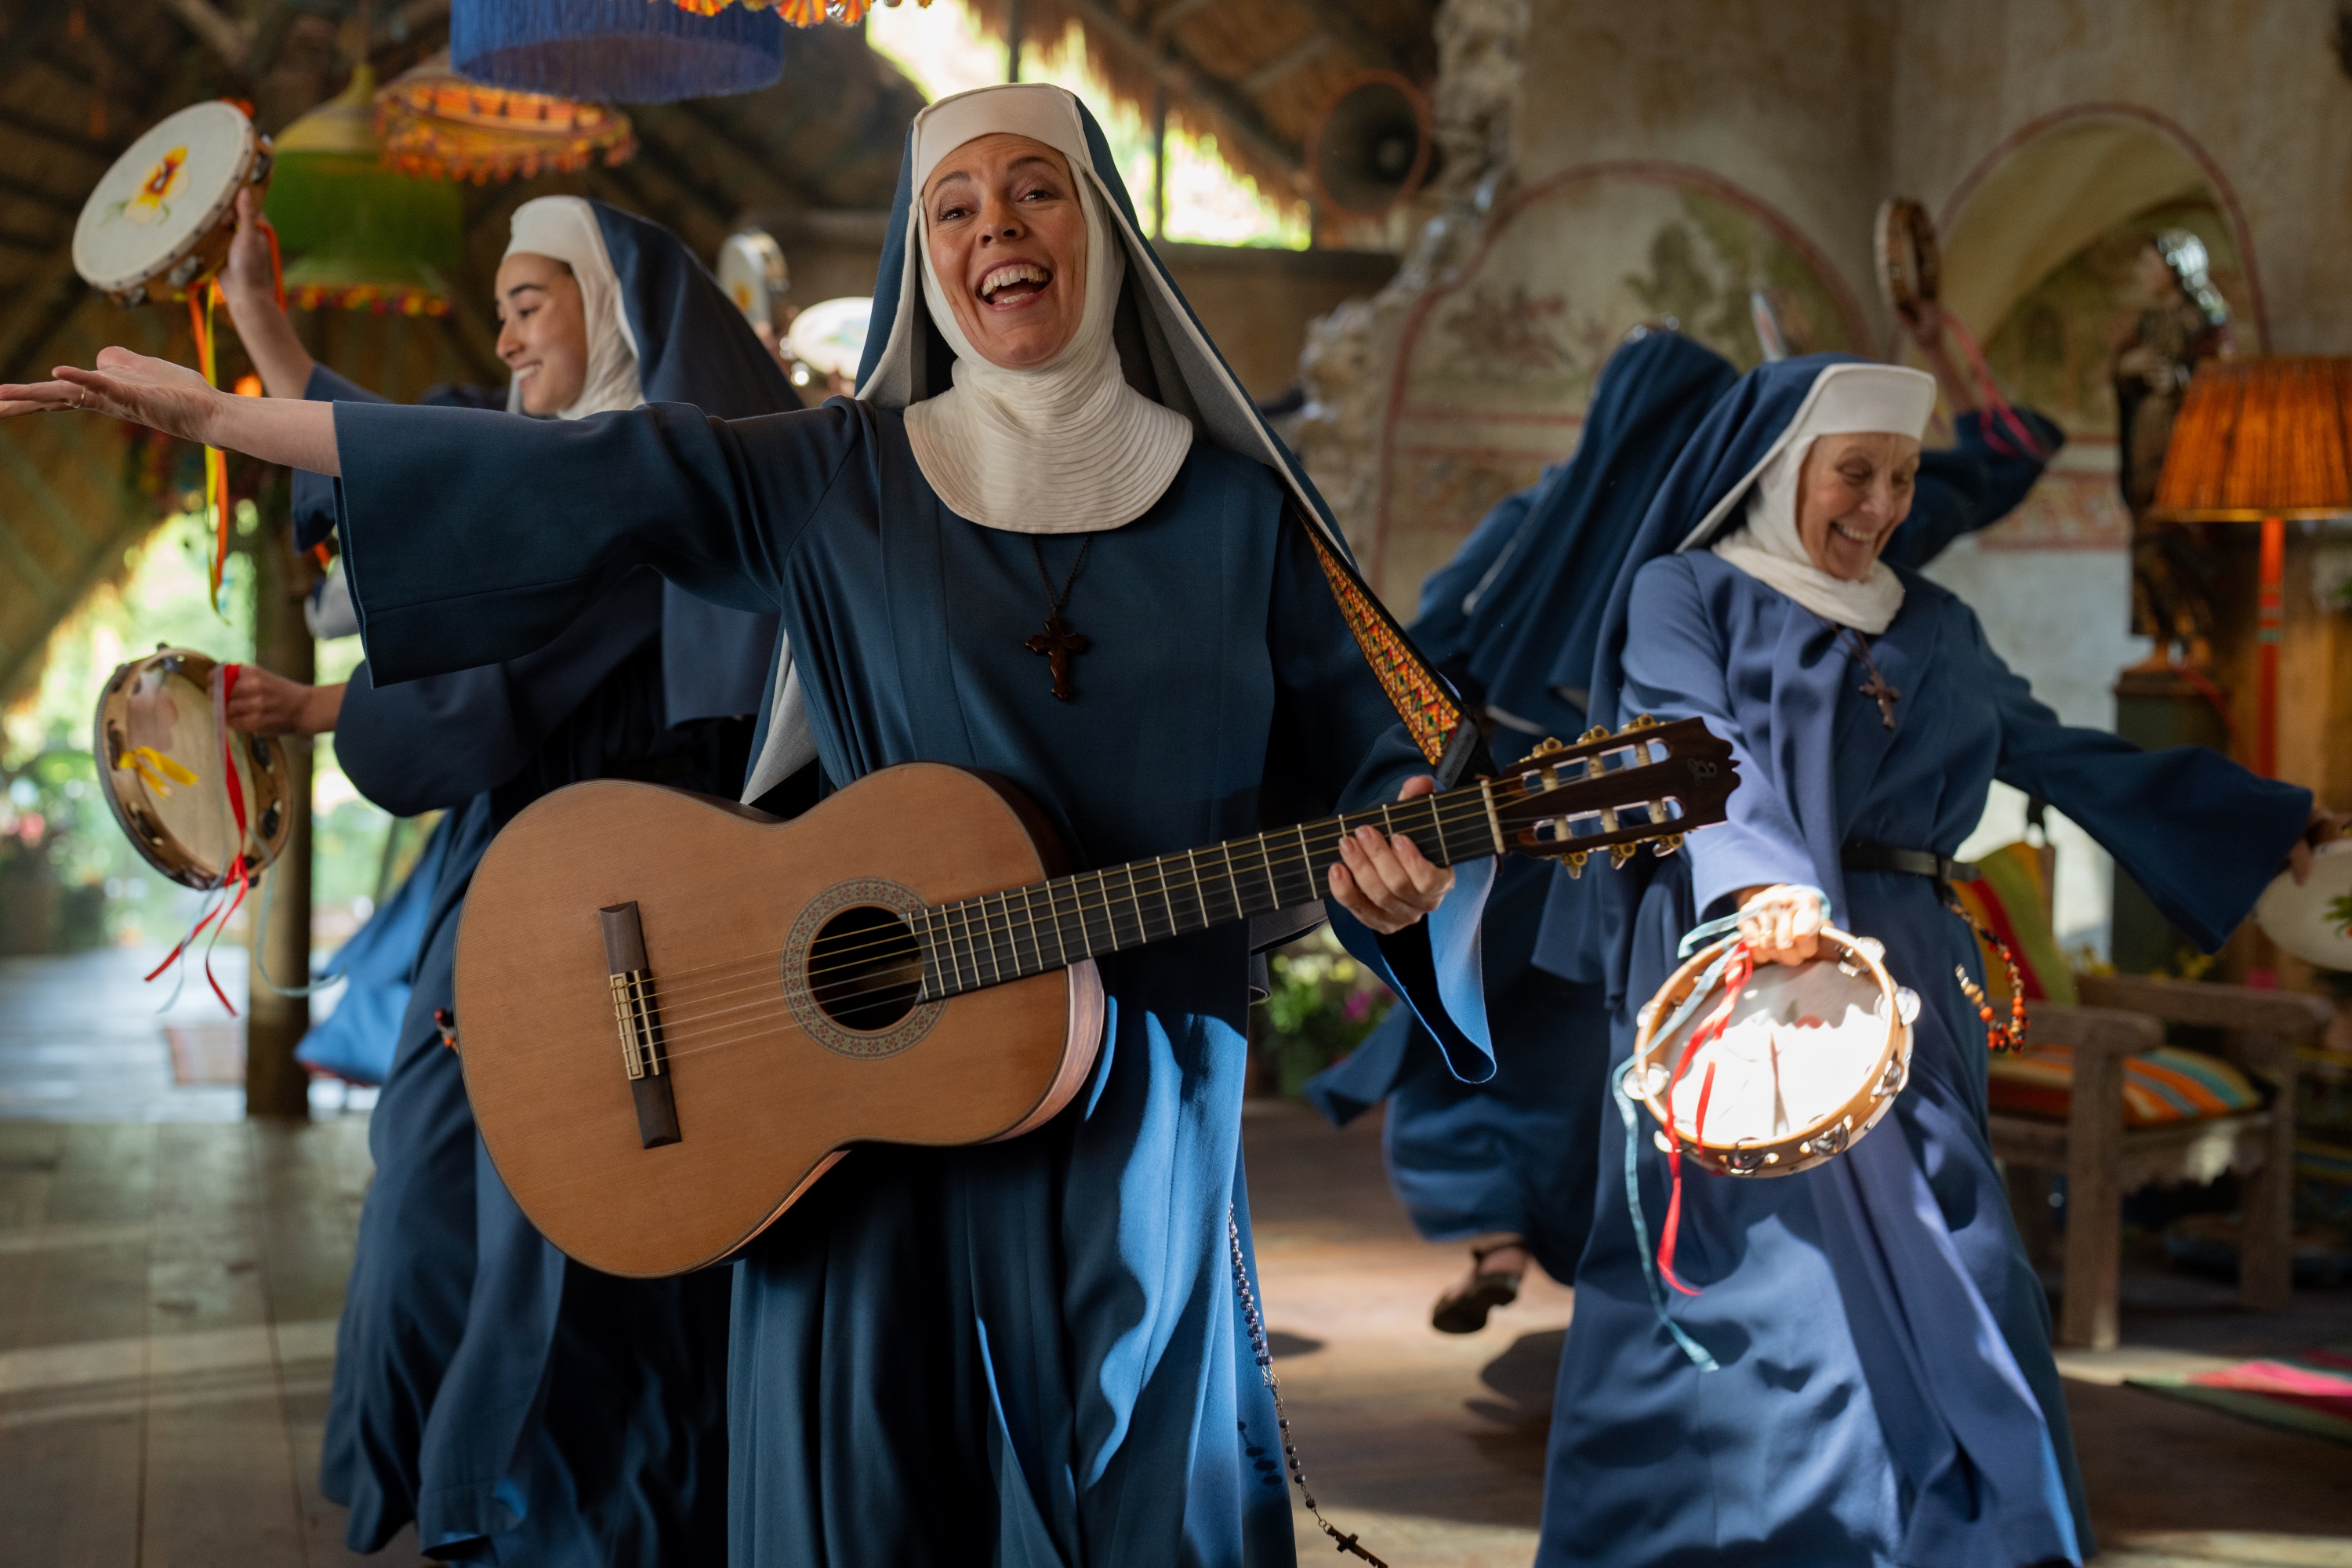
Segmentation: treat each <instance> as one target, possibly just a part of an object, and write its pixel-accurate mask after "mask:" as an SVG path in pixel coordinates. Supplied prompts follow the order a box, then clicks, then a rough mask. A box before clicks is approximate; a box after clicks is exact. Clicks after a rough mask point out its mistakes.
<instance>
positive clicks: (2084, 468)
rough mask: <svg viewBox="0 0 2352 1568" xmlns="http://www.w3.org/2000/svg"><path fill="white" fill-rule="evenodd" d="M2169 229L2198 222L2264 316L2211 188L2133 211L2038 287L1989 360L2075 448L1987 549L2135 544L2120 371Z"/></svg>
mask: <svg viewBox="0 0 2352 1568" xmlns="http://www.w3.org/2000/svg"><path fill="white" fill-rule="evenodd" d="M2165 229H2187V230H2188V231H2189V232H2190V233H2192V234H2194V235H2196V236H2197V237H2198V238H2199V239H2200V240H2202V241H2203V242H2204V245H2205V251H2206V255H2207V256H2208V257H2210V258H2211V276H2212V279H2213V283H2214V285H2215V287H2217V288H2218V289H2220V290H2221V297H2222V298H2223V299H2224V300H2227V301H2228V302H2229V304H2230V310H2231V316H2232V317H2233V318H2234V319H2236V320H2238V321H2246V320H2250V319H2252V308H2253V301H2252V297H2251V296H2252V290H2251V289H2249V288H2248V286H2247V280H2246V274H2245V268H2244V267H2243V265H2242V262H2241V259H2240V258H2239V255H2238V249H2237V246H2236V243H2235V241H2234V240H2233V238H2232V237H2231V232H2230V225H2229V222H2228V220H2227V218H2225V217H2224V216H2223V215H2222V213H2221V209H2220V207H2218V206H2217V205H2214V203H2213V202H2212V201H2211V200H2210V198H2209V197H2206V196H2202V195H2200V196H2197V197H2193V198H2190V199H2186V200H2181V201H2174V202H2168V203H2165V204H2163V205H2159V206H2154V207H2150V208H2148V209H2147V210H2146V211H2144V212H2140V213H2137V214H2135V215H2133V216H2131V217H2130V218H2128V219H2126V220H2125V221H2124V222H2122V223H2120V224H2117V225H2116V226H2114V227H2113V228H2111V229H2109V230H2107V232H2106V233H2105V234H2103V235H2101V236H2100V237H2098V238H2096V239H2095V240H2093V241H2092V242H2091V243H2090V244H2088V245H2086V246H2084V247H2083V248H2082V249H2080V250H2078V251H2076V252H2075V253H2074V255H2073V256H2071V257H2069V258H2067V259H2066V260H2065V261H2063V263H2061V264H2060V265H2059V266H2058V267H2057V268H2055V269H2054V270H2053V271H2052V272H2051V273H2050V274H2049V276H2047V277H2046V278H2044V279H2042V281H2041V282H2039V283H2037V284H2035V285H2034V286H2033V288H2032V289H2031V290H2029V291H2028V292H2027V293H2026V294H2025V296H2024V297H2023V298H2021V300H2018V302H2017V303H2016V304H2015V305H2014V306H2012V307H2011V309H2010V312H2009V314H2008V315H2007V316H2006V317H2004V318H2003V319H2002V321H2001V323H2000V327H1999V328H1998V329H1996V330H1995V331H1994V332H1993V334H1992V336H1991V337H1990V338H1989V339H1987V340H1986V342H1985V345H1984V352H1985V361H1986V363H1987V364H1988V365H1990V367H1991V370H1992V373H1993V375H1994V377H1995V379H1996V380H1998V381H1999V383H2000V386H2001V388H2002V390H2003V391H2005V392H2006V393H2007V394H2008V395H2010V396H2011V397H2012V398H2014V399H2015V400H2016V401H2018V402H2020V403H2026V404H2031V405H2033V406H2034V407H2036V408H2039V409H2041V410H2042V412H2043V413H2045V414H2047V415H2049V416H2051V417H2052V418H2053V419H2055V420H2056V421H2057V422H2058V424H2059V426H2060V427H2061V428H2062V429H2063V430H2064V431H2065V432H2066V449H2065V450H2064V451H2063V452H2062V453H2061V454H2060V455H2059V460H2058V461H2057V463H2055V464H2053V467H2052V468H2051V471H2050V473H2049V474H2048V475H2047V476H2046V477H2044V479H2042V483H2041V484H2039V485H2037V486H2035V487H2034V489H2033V493H2032V495H2030V496H2029V497H2027V498H2026V502H2025V505H2024V506H2022V507H2021V508H2020V509H2019V510H2018V511H2017V514H2016V515H2015V516H2013V517H2011V518H2010V519H2009V520H2008V521H2005V522H2003V523H2001V524H2000V526H1999V527H1997V528H1994V529H1991V530H1990V531H1987V532H1986V533H1985V535H1984V536H1983V539H1982V541H1981V542H1982V545H1983V547H1984V548H1986V549H1988V550H2117V551H2120V550H2126V549H2128V548H2130V544H2131V517H2130V515H2129V513H2128V512H2126V510H2125V508H2124V502H2123V497H2122V495H2121V493H2120V491H2119V490H2118V489H2117V487H2116V392H2115V380H2114V374H2113V366H2114V362H2115V356H2116V350H2117V349H2118V348H2120V347H2121V346H2122V345H2123V344H2124V342H2126V340H2127V339H2128V338H2129V337H2130V336H2131V333H2132V330H2133V327H2134V325H2135V324H2136V323H2137V321H2138V319H2139V315H2140V312H2141V311H2142V310H2146V309H2147V305H2148V301H2147V299H2145V298H2144V297H2143V289H2142V285H2141V284H2140V282H2139V281H2138V280H2137V279H2136V277H2135V271H2136V268H2137V263H2138V258H2139V256H2140V252H2141V251H2142V249H2143V248H2144V247H2146V246H2147V242H2148V240H2149V239H2150V238H2151V237H2154V236H2155V235H2157V234H2158V233H2159V232H2161V231H2163V230H2165ZM2248 346H2249V345H2246V344H2243V343H2242V344H2241V345H2240V347H2241V349H2246V348H2247V347H2248Z"/></svg>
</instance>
